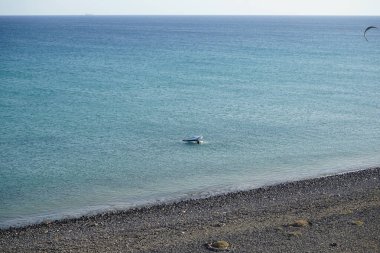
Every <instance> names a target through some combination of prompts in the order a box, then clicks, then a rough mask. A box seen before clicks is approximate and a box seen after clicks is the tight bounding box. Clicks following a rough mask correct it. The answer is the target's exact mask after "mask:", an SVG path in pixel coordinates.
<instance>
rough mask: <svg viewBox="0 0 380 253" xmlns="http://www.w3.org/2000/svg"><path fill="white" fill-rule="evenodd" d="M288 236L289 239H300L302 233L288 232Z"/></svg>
mask: <svg viewBox="0 0 380 253" xmlns="http://www.w3.org/2000/svg"><path fill="white" fill-rule="evenodd" d="M286 235H287V236H288V237H289V238H290V237H300V236H301V235H302V233H301V232H299V231H294V232H288V233H287V234H286Z"/></svg>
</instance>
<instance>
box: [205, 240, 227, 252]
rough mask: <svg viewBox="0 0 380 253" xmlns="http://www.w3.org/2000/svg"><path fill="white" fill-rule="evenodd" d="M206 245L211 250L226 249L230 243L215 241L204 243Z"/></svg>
mask: <svg viewBox="0 0 380 253" xmlns="http://www.w3.org/2000/svg"><path fill="white" fill-rule="evenodd" d="M206 247H207V248H208V249H209V250H212V251H228V250H230V247H231V245H230V244H229V243H228V242H226V241H215V242H212V243H208V244H206Z"/></svg>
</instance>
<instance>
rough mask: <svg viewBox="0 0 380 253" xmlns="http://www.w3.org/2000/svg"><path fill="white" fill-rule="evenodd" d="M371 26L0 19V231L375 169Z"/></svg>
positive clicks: (379, 67)
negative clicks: (189, 140) (192, 139)
mask: <svg viewBox="0 0 380 253" xmlns="http://www.w3.org/2000/svg"><path fill="white" fill-rule="evenodd" d="M369 25H380V17H281V16H278V17H271V16H258V17H247V16H245V17H233V16H232V17H226V16H224V17H223V16H213V17H207V16H201V17H196V16H185V17H180V16H170V17H167V16H166V17H165V16H130V17H128V16H82V17H80V16H72V17H71V16H63V17H54V16H51V17H49V16H46V17H0V227H7V226H14V225H23V224H27V223H31V222H38V221H42V220H44V219H55V218H63V217H73V216H77V215H82V214H86V213H94V212H99V211H104V210H115V209H122V208H130V207H134V206H138V205H144V204H148V203H156V202H162V201H172V200H176V199H182V198H197V197H204V196H208V195H212V194H216V193H221V192H228V191H234V190H239V189H248V188H255V187H259V186H263V185H268V184H273V183H278V182H283V181H288V180H296V179H301V178H309V177H316V176H322V175H327V174H334V173H341V172H345V171H349V170H356V169H361V168H366V167H370V166H378V165H380V152H379V151H380V99H379V97H380V32H379V30H375V29H374V30H370V31H369V32H368V34H367V37H368V40H369V41H368V42H367V41H366V40H365V39H364V38H363V30H364V29H365V27H367V26H369ZM194 134H202V135H203V136H204V138H205V143H204V144H202V145H196V144H193V145H192V144H185V143H183V142H182V141H181V140H182V138H184V137H186V136H189V135H194Z"/></svg>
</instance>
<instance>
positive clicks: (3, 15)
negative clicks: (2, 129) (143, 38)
mask: <svg viewBox="0 0 380 253" xmlns="http://www.w3.org/2000/svg"><path fill="white" fill-rule="evenodd" d="M5 16H310V17H316V16H326V17H328V16H330V17H339V16H341V17H380V14H377V15H373V14H93V13H84V14H0V17H5Z"/></svg>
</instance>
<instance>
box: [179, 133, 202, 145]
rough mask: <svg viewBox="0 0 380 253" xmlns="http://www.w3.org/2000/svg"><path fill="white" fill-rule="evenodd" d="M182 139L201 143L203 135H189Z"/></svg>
mask: <svg viewBox="0 0 380 253" xmlns="http://www.w3.org/2000/svg"><path fill="white" fill-rule="evenodd" d="M182 141H185V142H196V143H197V144H201V143H202V142H203V136H202V135H197V136H193V137H190V138H186V139H183V140H182Z"/></svg>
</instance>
